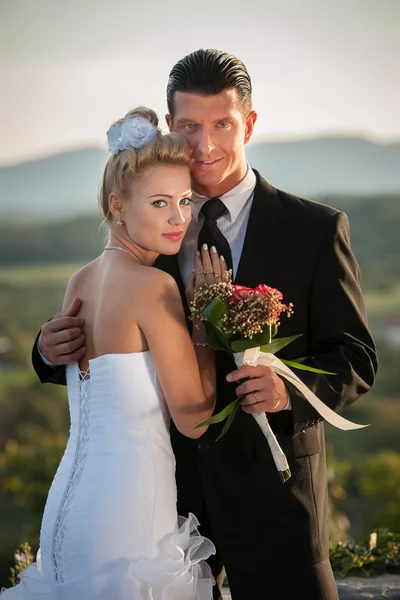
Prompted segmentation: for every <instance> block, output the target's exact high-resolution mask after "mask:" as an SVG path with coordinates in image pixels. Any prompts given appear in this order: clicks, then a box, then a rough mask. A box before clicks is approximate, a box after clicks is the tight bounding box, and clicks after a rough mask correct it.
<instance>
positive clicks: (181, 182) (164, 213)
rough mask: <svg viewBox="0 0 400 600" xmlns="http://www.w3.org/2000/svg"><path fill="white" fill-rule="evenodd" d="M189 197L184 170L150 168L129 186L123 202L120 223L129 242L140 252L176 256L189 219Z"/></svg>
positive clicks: (187, 179) (189, 188) (172, 167)
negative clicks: (136, 246) (122, 223)
mask: <svg viewBox="0 0 400 600" xmlns="http://www.w3.org/2000/svg"><path fill="white" fill-rule="evenodd" d="M191 195H192V192H191V187H190V173H189V168H188V167H185V166H181V165H162V164H160V165H155V166H153V167H150V168H149V169H148V170H147V171H146V173H145V174H144V175H143V176H141V177H138V178H137V179H136V180H135V181H134V182H133V183H132V185H131V194H130V197H129V198H127V200H126V201H125V202H124V207H123V216H122V220H123V221H124V223H125V227H126V230H127V233H128V235H129V237H130V239H131V240H132V241H133V242H134V243H135V244H137V245H138V246H140V247H141V248H143V249H144V250H148V251H151V252H155V253H157V254H167V255H168V254H176V253H177V252H178V251H179V249H180V247H181V244H182V240H183V237H184V235H185V233H186V231H187V228H188V226H189V223H190V220H191V218H192V210H191V206H190V198H191ZM121 233H122V232H121Z"/></svg>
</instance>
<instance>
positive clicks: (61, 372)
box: [32, 332, 67, 385]
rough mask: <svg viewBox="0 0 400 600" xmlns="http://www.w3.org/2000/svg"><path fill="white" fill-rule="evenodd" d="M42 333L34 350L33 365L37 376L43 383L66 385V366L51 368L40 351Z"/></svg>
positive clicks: (34, 345)
mask: <svg viewBox="0 0 400 600" xmlns="http://www.w3.org/2000/svg"><path fill="white" fill-rule="evenodd" d="M39 336H40V332H39V333H38V335H37V337H36V340H35V343H34V344H33V348H32V365H33V368H34V369H35V372H36V375H37V376H38V377H39V379H40V381H41V383H56V384H58V385H66V384H67V382H66V377H65V366H64V365H62V366H60V367H49V366H48V365H46V364H45V363H44V362H43V360H42V358H41V356H40V354H39V350H38V341H39Z"/></svg>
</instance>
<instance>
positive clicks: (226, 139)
mask: <svg viewBox="0 0 400 600" xmlns="http://www.w3.org/2000/svg"><path fill="white" fill-rule="evenodd" d="M174 108H175V112H174V116H173V118H172V117H171V116H170V115H166V119H167V123H168V126H169V128H170V130H171V131H175V132H176V133H180V134H182V135H183V136H184V137H185V138H186V140H187V142H188V144H189V147H190V153H191V159H192V163H191V175H192V186H193V189H195V190H196V191H197V192H199V193H200V194H204V195H206V196H221V195H222V194H224V193H225V192H227V191H229V190H231V189H232V188H233V187H235V185H237V184H238V183H239V181H241V179H243V177H244V175H245V174H246V159H245V148H244V147H245V144H246V143H247V142H248V141H249V139H250V138H251V134H252V133H253V128H254V123H255V121H256V118H257V115H256V113H255V112H254V111H252V112H250V114H249V115H246V114H244V109H243V107H242V106H241V105H240V103H239V100H238V98H237V92H236V89H234V88H231V89H227V90H224V91H223V92H221V93H220V94H217V95H215V96H203V95H199V94H191V93H184V92H175V95H174Z"/></svg>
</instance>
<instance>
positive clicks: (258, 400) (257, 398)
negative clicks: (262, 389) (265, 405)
mask: <svg viewBox="0 0 400 600" xmlns="http://www.w3.org/2000/svg"><path fill="white" fill-rule="evenodd" d="M253 396H254V398H255V399H256V402H260V398H259V397H258V396H257V394H256V393H255V392H253Z"/></svg>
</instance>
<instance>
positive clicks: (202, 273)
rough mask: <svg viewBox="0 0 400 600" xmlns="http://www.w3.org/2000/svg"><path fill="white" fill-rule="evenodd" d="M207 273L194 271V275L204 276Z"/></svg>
mask: <svg viewBox="0 0 400 600" xmlns="http://www.w3.org/2000/svg"><path fill="white" fill-rule="evenodd" d="M206 273H208V271H196V275H205V274H206Z"/></svg>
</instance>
